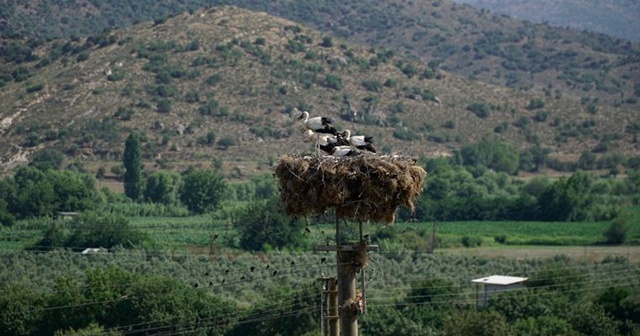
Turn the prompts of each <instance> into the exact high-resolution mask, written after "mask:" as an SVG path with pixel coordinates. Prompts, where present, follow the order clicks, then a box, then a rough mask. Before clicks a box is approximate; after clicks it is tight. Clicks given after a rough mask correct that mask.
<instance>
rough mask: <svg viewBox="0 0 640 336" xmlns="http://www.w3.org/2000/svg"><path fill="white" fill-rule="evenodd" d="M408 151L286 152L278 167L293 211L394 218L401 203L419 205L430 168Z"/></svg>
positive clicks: (382, 219) (364, 218) (289, 211)
mask: <svg viewBox="0 0 640 336" xmlns="http://www.w3.org/2000/svg"><path fill="white" fill-rule="evenodd" d="M415 163H416V161H415V159H413V158H411V157H406V156H375V155H362V156H356V157H341V158H336V157H329V156H325V157H314V158H311V157H301V156H295V155H284V156H282V157H281V158H280V160H279V162H278V165H277V167H276V176H277V177H278V182H279V187H280V200H281V202H282V203H283V205H284V207H285V211H286V213H287V214H288V215H292V216H295V215H297V216H307V215H310V214H323V213H325V212H326V211H328V210H334V211H335V213H336V215H337V216H339V217H342V218H348V219H353V220H361V221H373V222H386V223H389V224H391V223H393V222H394V221H395V214H396V211H397V210H398V208H399V207H401V206H406V207H408V208H409V209H410V210H412V211H413V209H414V202H415V199H416V197H418V196H419V195H420V193H421V192H422V189H423V184H424V180H425V178H426V176H427V173H426V172H425V171H424V169H422V167H420V166H417V165H416V164H415Z"/></svg>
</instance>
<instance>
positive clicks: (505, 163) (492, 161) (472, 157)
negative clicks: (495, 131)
mask: <svg viewBox="0 0 640 336" xmlns="http://www.w3.org/2000/svg"><path fill="white" fill-rule="evenodd" d="M461 154H462V159H463V163H464V165H465V166H484V167H487V168H491V169H494V170H496V171H499V172H505V173H509V174H514V173H516V172H517V171H518V166H519V162H520V154H519V153H518V151H516V150H515V149H514V148H513V147H512V146H511V145H510V144H509V143H507V142H505V141H502V140H500V139H499V138H496V137H488V138H483V139H482V140H480V141H479V142H477V143H475V144H467V145H464V146H462V149H461Z"/></svg>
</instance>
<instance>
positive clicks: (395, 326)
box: [0, 249, 640, 335]
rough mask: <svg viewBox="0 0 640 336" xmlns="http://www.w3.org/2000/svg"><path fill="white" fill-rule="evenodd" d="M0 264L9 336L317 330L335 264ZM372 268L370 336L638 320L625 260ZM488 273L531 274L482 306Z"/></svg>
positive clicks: (404, 260) (120, 258)
mask: <svg viewBox="0 0 640 336" xmlns="http://www.w3.org/2000/svg"><path fill="white" fill-rule="evenodd" d="M0 259H1V261H2V264H3V265H6V266H7V267H6V268H2V269H0V294H1V295H0V308H1V309H0V333H2V334H3V335H37V334H53V333H54V332H63V331H70V330H71V329H73V330H74V331H80V330H84V329H90V328H93V329H99V328H102V330H106V331H110V332H115V333H118V332H120V333H123V334H127V335H128V334H134V335H144V334H149V333H154V332H155V333H160V332H164V333H178V332H179V333H181V334H186V335H199V334H203V333H206V334H212V335H248V334H251V335H275V334H280V335H320V326H319V315H318V312H319V305H320V293H321V284H320V283H318V282H316V281H315V278H316V277H317V276H318V274H320V273H321V272H332V271H335V267H336V265H335V261H328V262H327V261H324V260H323V259H326V258H322V259H321V256H320V255H316V254H311V253H302V254H299V253H270V254H263V253H261V254H255V255H254V254H249V253H240V254H228V255H225V254H221V255H219V256H215V257H207V256H204V255H193V254H190V253H184V254H175V253H169V252H167V253H164V252H160V251H150V250H147V251H145V250H129V251H124V250H117V249H115V250H112V251H111V252H109V253H102V254H95V255H89V256H83V255H80V254H77V253H73V252H69V251H62V250H56V251H53V252H50V253H47V254H41V253H24V252H19V253H16V252H8V251H4V252H3V253H2V254H0ZM329 259H330V260H333V258H329ZM292 261H295V264H294V263H292ZM276 271H277V273H275V272H276ZM328 274H330V273H328ZM367 274H369V277H370V280H371V281H369V286H368V287H367V293H366V295H367V308H366V309H367V311H366V314H365V315H363V316H360V317H359V320H360V323H359V324H360V332H361V333H362V334H363V335H381V334H385V335H388V334H393V335H451V334H453V335H463V334H464V335H497V334H500V335H503V334H529V333H530V334H533V335H558V334H566V335H635V334H634V333H637V332H638V328H639V327H640V326H639V325H638V324H639V323H640V321H638V318H637V316H638V315H637V313H636V312H637V311H638V309H640V301H639V298H640V296H639V294H640V292H639V290H640V288H638V287H637V280H636V279H637V278H638V276H640V269H639V268H638V265H636V264H633V263H629V262H628V261H627V260H626V259H624V258H611V259H606V260H603V261H601V262H591V261H582V262H578V261H575V260H571V259H569V258H566V257H562V256H557V257H555V258H553V259H526V260H515V259H507V258H482V257H470V256H455V255H451V254H447V253H440V254H435V255H430V254H424V253H420V252H411V251H407V252H384V251H383V252H382V253H379V254H378V253H374V254H373V255H372V261H371V265H370V269H369V270H368V271H367ZM489 274H508V275H517V276H525V277H528V278H529V279H530V281H529V283H528V285H527V286H526V287H524V288H521V289H518V290H514V291H511V292H505V293H501V294H494V295H492V296H491V298H490V300H489V304H488V305H487V306H482V305H481V304H479V303H478V302H476V291H477V290H482V288H476V287H475V286H474V285H473V284H472V283H471V279H475V278H478V277H483V276H486V275H489ZM24 279H31V281H24ZM224 280H226V281H224Z"/></svg>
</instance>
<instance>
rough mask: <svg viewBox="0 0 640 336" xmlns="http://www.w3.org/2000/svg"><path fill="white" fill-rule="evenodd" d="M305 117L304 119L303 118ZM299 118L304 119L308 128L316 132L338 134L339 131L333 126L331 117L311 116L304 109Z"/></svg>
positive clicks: (303, 121)
mask: <svg viewBox="0 0 640 336" xmlns="http://www.w3.org/2000/svg"><path fill="white" fill-rule="evenodd" d="M303 119H304V120H303ZM298 120H302V123H303V124H304V127H305V128H306V129H309V130H312V131H314V132H316V133H330V134H333V135H338V131H337V130H336V129H335V128H334V127H333V126H331V124H332V123H333V119H331V118H329V117H313V118H309V112H307V111H304V112H302V114H300V117H298Z"/></svg>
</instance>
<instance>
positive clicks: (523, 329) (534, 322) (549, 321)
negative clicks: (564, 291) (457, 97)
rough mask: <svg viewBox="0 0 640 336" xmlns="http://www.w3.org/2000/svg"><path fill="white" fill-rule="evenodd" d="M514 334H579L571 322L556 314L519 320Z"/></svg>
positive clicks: (514, 328) (514, 326)
mask: <svg viewBox="0 0 640 336" xmlns="http://www.w3.org/2000/svg"><path fill="white" fill-rule="evenodd" d="M512 330H513V333H512V334H513V335H527V336H559V335H562V336H579V335H580V334H579V333H578V332H576V331H575V330H573V329H572V327H571V324H570V323H569V322H568V321H567V320H564V319H561V318H558V317H556V316H539V317H526V318H522V319H519V320H517V321H516V322H515V323H514V324H513V326H512Z"/></svg>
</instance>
